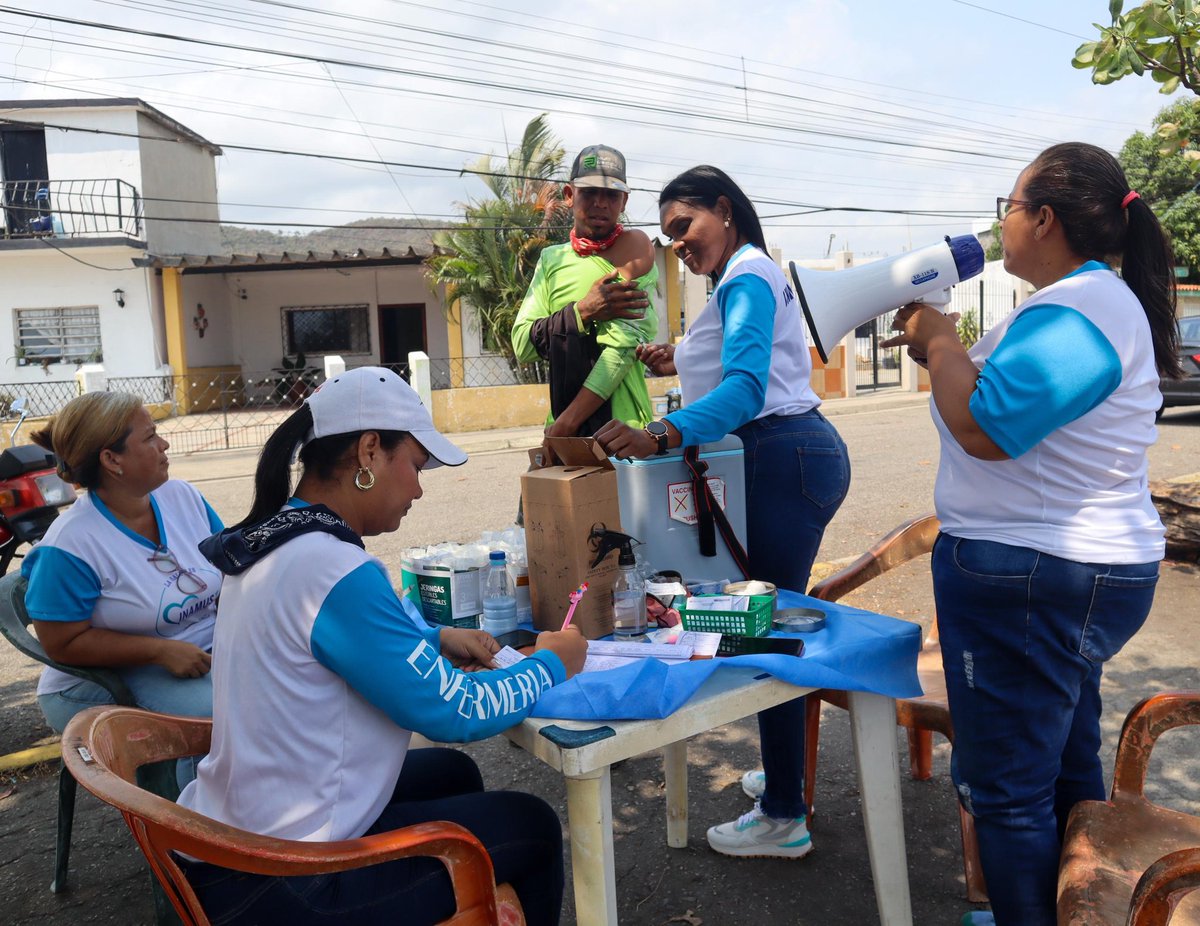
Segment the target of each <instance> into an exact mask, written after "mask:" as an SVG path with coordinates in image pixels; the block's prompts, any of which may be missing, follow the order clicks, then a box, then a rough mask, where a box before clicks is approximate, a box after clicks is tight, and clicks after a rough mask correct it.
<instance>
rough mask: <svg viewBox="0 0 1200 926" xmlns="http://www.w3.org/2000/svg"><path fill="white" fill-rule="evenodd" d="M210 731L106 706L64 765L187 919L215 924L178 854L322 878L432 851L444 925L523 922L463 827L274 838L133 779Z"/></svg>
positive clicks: (71, 742)
mask: <svg viewBox="0 0 1200 926" xmlns="http://www.w3.org/2000/svg"><path fill="white" fill-rule="evenodd" d="M211 735H212V721H211V720H201V719H197V718H192V717H174V716H169V715H166V714H154V713H151V712H149V711H143V710H138V709H135V708H128V707H115V706H106V707H94V708H89V709H88V710H86V711H82V712H80V713H79V714H77V715H75V717H73V718H72V719H71V722H70V723H69V724H68V725H67V729H66V732H65V733H64V734H63V741H62V748H63V761H64V762H65V763H66V765H67V768H69V769H70V770H71V773H72V774H73V775H74V776H75V777H76V779H78V781H79V783H80V784H82V785H83V786H84V787H85V788H87V790H89V791H91V792H92V793H93V794H94V795H96V796H97V797H98V798H100V800H102V801H104V802H106V803H108V804H112V805H113V806H114V807H116V808H117V809H118V810H120V811H121V815H122V816H123V817H124V818H125V822H126V824H128V826H129V829H130V831H131V832H132V833H133V838H134V839H135V840H136V841H137V844H138V845H139V846H140V847H141V849H142V852H143V853H144V854H145V856H146V859H147V861H149V863H150V868H151V870H152V871H153V873H154V875H155V877H157V878H158V880H159V882H160V883H161V885H162V886H163V889H164V890H165V891H166V894H167V897H168V898H169V899H170V900H171V903H172V904H173V905H174V907H175V911H176V912H177V913H178V914H179V917H180V919H181V920H182V921H183V923H184V924H186V926H208V922H209V921H208V917H207V916H206V915H205V913H204V910H203V909H202V908H201V906H200V902H199V900H198V899H197V898H196V894H195V892H194V891H193V890H192V888H191V885H190V884H189V883H188V880H187V877H186V876H185V875H184V873H183V870H182V869H181V868H180V866H179V862H178V860H177V858H176V855H175V853H183V854H186V855H188V856H191V857H192V858H196V859H200V860H202V861H205V862H209V863H211V864H215V865H221V866H223V867H226V868H233V869H236V870H238V871H245V872H251V873H253V874H261V875H316V874H324V873H326V872H333V871H346V870H349V869H352V868H360V867H364V866H366V865H377V864H380V863H382V862H387V861H391V860H392V859H397V858H403V857H406V856H433V857H436V858H438V859H440V860H441V861H442V864H444V865H445V866H446V870H447V871H448V872H449V874H450V880H451V881H452V883H453V885H454V896H455V898H456V900H457V904H458V909H457V912H456V913H455V914H454V916H452V917H451V918H450V919H448V920H445V921H444V922H443V924H442V926H449V924H453V926H521V924H523V923H524V922H525V918H524V915H523V914H522V912H521V906H520V903H519V902H518V901H517V897H516V894H515V892H513V890H512V888H511V887H509V886H508V885H501V886H500V887H497V886H496V883H495V880H494V877H493V874H492V860H491V858H490V857H489V856H488V854H487V851H486V850H485V849H484V847H483V844H482V843H480V842H479V840H478V839H476V838H475V837H474V836H473V835H472V834H471V833H470V832H469V831H467V830H466V829H464V828H463V827H461V826H458V825H457V824H454V823H448V822H435V823H422V824H418V825H416V826H408V827H405V828H403V829H399V830H393V831H391V832H388V833H379V834H376V835H373V836H363V837H361V838H359V839H346V840H342V841H340V842H300V841H296V840H289V839H272V838H270V837H267V836H259V835H257V834H255V833H250V832H247V831H245V830H240V829H238V828H236V827H233V826H227V825H225V824H223V823H218V822H217V821H215V820H212V819H210V818H208V817H205V816H202V815H201V814H198V813H195V812H194V811H191V810H188V809H187V808H184V807H181V806H179V805H178V804H175V803H173V802H171V801H169V800H166V799H165V798H162V797H159V796H157V795H155V794H151V793H150V792H148V791H145V790H143V789H141V788H139V787H138V786H137V785H136V784H135V783H134V782H135V776H136V772H137V769H138V768H139V767H140V766H142V765H145V764H147V763H150V762H160V761H162V760H164V759H173V758H178V757H180V756H190V755H199V754H202V753H206V752H208V748H209V741H210V738H211Z"/></svg>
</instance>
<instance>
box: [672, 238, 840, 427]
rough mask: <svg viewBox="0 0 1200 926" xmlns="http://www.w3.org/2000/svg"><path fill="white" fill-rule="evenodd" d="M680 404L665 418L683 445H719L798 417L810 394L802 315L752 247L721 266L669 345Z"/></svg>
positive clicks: (772, 267) (812, 404) (809, 405)
mask: <svg viewBox="0 0 1200 926" xmlns="http://www.w3.org/2000/svg"><path fill="white" fill-rule="evenodd" d="M675 368H676V369H677V370H678V371H679V383H680V386H681V388H682V391H683V402H684V407H683V408H682V409H681V410H679V411H677V412H672V413H671V414H670V415H668V416H667V420H668V421H670V422H671V424H673V425H674V426H675V428H676V429H677V430H678V431H679V433H680V434H681V435H682V436H683V443H684V445H685V446H688V445H693V444H700V443H704V442H707V441H715V440H720V439H721V438H722V437H724V436H725V435H726V434H728V433H730V432H731V431H733V430H735V429H736V428H739V427H741V426H742V425H743V424H746V423H747V422H749V421H753V420H755V419H756V418H762V417H765V416H767V415H800V414H803V413H804V412H808V411H811V410H812V409H814V408H816V407H817V406H819V405H820V404H821V400H820V399H819V398H818V397H817V394H816V393H815V392H813V389H812V384H811V380H812V357H811V355H810V353H809V349H808V338H807V336H806V335H805V332H804V315H803V313H802V312H801V311H800V305H799V302H798V301H797V299H796V295H795V293H793V292H792V287H791V286H790V285H789V283H788V282H787V278H786V277H784V275H783V271H782V270H780V269H779V267H778V266H777V265H776V264H775V262H774V261H773V260H771V258H769V257H768V256H767V255H766V254H764V253H763V252H762V251H760V250H759V249H758V248H756V247H754V246H753V245H750V244H747V245H743V246H742V247H741V248H740V249H739V250H738V251H737V253H735V254H734V255H733V257H732V258H731V259H730V261H729V263H728V264H727V265H726V267H725V270H724V272H723V273H722V274H721V279H720V280H719V281H718V282H717V286H716V289H714V290H713V294H712V297H711V298H710V299H709V300H708V303H707V304H706V305H705V306H704V309H703V310H702V311H701V312H700V314H699V315H698V316H697V317H696V320H695V321H694V322H693V323H692V325H691V327H690V328H688V330H687V332H686V333H685V334H684V336H683V340H682V341H680V342H679V344H678V345H676V347H675Z"/></svg>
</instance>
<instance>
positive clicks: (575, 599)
mask: <svg viewBox="0 0 1200 926" xmlns="http://www.w3.org/2000/svg"><path fill="white" fill-rule="evenodd" d="M587 590H588V584H587V583H586V582H584V583H583V584H582V585H581V586H579V588H577V589H575V591H573V592H571V594H570V595H568V596H567V597H568V598H570V599H571V607H569V608H567V619H566V620H565V621H563V625H562V627H561V628H559V629H560V630H566V629H567V628H568V627H569V626H571V618H572V617H574V616H575V606H576V605H577V604H579V599H580V598H582V597H583V593H584V592H586V591H587Z"/></svg>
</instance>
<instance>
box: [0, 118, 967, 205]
mask: <svg viewBox="0 0 1200 926" xmlns="http://www.w3.org/2000/svg"><path fill="white" fill-rule="evenodd" d="M0 123H3V124H7V125H14V126H26V127H42V128H52V129H58V130H61V131H65V132H82V133H85V134H89V135H116V136H119V137H123V138H136V139H139V140H143V141H156V142H164V143H170V144H182V143H184V142H183V140H182V139H178V138H164V137H162V136H157V135H141V134H139V133H137V132H123V131H120V130H117V129H98V128H86V127H82V126H71V125H63V124H56V123H50V122H39V123H30V122H24V121H22V120H18V119H9V118H5V117H0ZM220 147H222V148H228V149H231V150H240V151H253V152H265V153H269V154H278V155H288V156H292V157H304V158H315V159H318V160H328V161H348V162H354V163H367V164H384V165H390V166H396V167H408V168H413V169H417V170H432V171H443V172H453V173H457V174H459V175H460V176H461V175H463V174H472V175H476V176H485V177H501V178H505V179H510V180H537V181H546V182H555V181H552V180H548V179H547V178H545V177H536V176H530V175H523V174H510V173H507V172H505V171H491V170H478V169H475V168H470V167H461V168H454V167H442V166H439V165H434V164H417V163H413V162H408V161H390V160H371V159H368V158H358V157H352V156H350V155H334V154H320V153H316V152H305V151H289V150H285V149H280V148H263V147H257V146H253V145H236V144H224V143H222V144H221V145H220ZM633 189H635V190H637V191H638V192H643V193H656V192H658V191H656V190H652V189H649V188H644V187H634V188H633ZM759 202H762V203H764V204H766V205H776V206H792V207H800V208H812V209H821V210H826V211H829V210H832V211H843V210H842V207H830V206H821V205H819V204H814V203H797V202H788V201H780V200H775V199H759ZM214 205H216V204H215V203H214ZM846 208H847V209H849V208H852V207H846ZM853 208H860V207H853ZM867 211H890V212H896V211H897V210H867ZM952 213H953V214H960V215H973V216H977V215H979V214H980V213H979V212H978V211H974V210H962V211H952V210H942V211H939V212H937V213H929V212H922V211H920V210H909V211H901V212H900V214H905V215H909V214H911V215H927V214H937V215H948V214H952ZM264 224H272V225H286V224H288V223H281V222H272V223H264Z"/></svg>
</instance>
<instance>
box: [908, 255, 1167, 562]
mask: <svg viewBox="0 0 1200 926" xmlns="http://www.w3.org/2000/svg"><path fill="white" fill-rule="evenodd" d="M970 356H971V359H972V360H974V361H975V364H976V366H978V367H979V368H980V374H979V379H978V381H977V383H976V387H975V391H974V393H973V394H972V396H971V399H970V410H971V414H972V416H973V417H974V418H975V420H976V422H978V424H979V426H980V427H981V428H982V429H983V431H984V433H986V434H987V435H988V437H990V438H991V439H992V441H993V442H995V444H996V445H997V446H998V447H1000V449H1002V450H1003V451H1004V452H1005V453H1007V454H1008V455H1009V456H1010V457H1011V459H1008V460H1000V461H988V460H979V459H976V458H975V457H972V456H970V455H969V454H967V453H966V452H965V451H964V450H963V449H962V447H961V446H959V444H958V442H957V441H956V440H955V439H954V437H953V435H951V434H950V431H949V429H948V428H947V427H946V425H945V423H944V422H943V421H942V419H941V416H940V415H939V414H938V411H937V406H936V404H933V403H931V408H932V410H933V419H934V423H935V424H936V425H937V428H938V432H939V435H940V437H941V446H942V456H941V464H940V466H939V467H938V476H937V485H936V488H935V504H936V507H937V514H938V517H939V518H940V519H941V522H942V530H944V531H945V532H946V533H948V534H951V535H953V536H955V537H962V538H966V539H978V540H994V541H997V542H999V543H1007V544H1011V545H1014V546H1023V547H1029V548H1032V549H1035V550H1039V551H1041V552H1043V553H1049V554H1051V555H1053V556H1059V557H1062V558H1064V559H1070V560H1074V561H1076V562H1087V563H1147V562H1153V561H1156V560H1159V559H1161V558H1162V556H1163V553H1164V541H1163V535H1164V531H1163V526H1162V522H1161V520H1160V519H1159V516H1158V513H1157V511H1156V510H1155V508H1154V504H1153V502H1152V501H1151V500H1150V492H1149V489H1148V487H1147V460H1146V451H1147V449H1148V448H1149V447H1150V445H1151V444H1153V443H1154V441H1155V438H1156V437H1157V435H1158V432H1157V429H1156V428H1155V426H1154V415H1155V412H1156V411H1157V410H1158V408H1159V407H1160V406H1161V404H1162V395H1161V393H1160V392H1159V375H1158V371H1157V369H1156V367H1155V364H1154V345H1153V341H1152V338H1151V333H1150V325H1149V322H1148V321H1147V320H1146V314H1145V312H1144V311H1143V310H1142V306H1141V304H1140V303H1139V302H1138V300H1137V297H1136V296H1134V294H1133V292H1132V291H1131V290H1130V289H1129V287H1128V286H1127V285H1126V284H1125V282H1124V281H1123V280H1122V279H1121V278H1120V277H1119V276H1118V275H1117V274H1116V273H1114V272H1113V271H1112V270H1111V269H1110V268H1109V267H1108V266H1107V265H1105V264H1102V263H1100V262H1098V261H1089V262H1087V263H1085V264H1084V265H1083V266H1081V267H1080V268H1079V269H1078V270H1076V271H1075V272H1073V273H1071V274H1069V275H1068V276H1066V277H1064V278H1063V279H1061V280H1059V281H1058V282H1056V283H1053V284H1051V285H1050V286H1047V287H1046V288H1044V289H1042V290H1039V291H1038V292H1037V293H1035V294H1034V295H1033V296H1032V297H1030V298H1029V299H1027V300H1026V301H1025V302H1024V303H1022V304H1021V305H1019V306H1018V307H1017V308H1016V309H1014V310H1013V311H1012V313H1011V314H1010V315H1009V316H1008V317H1007V318H1006V319H1005V320H1004V321H1003V322H1001V323H1000V324H999V325H997V326H996V327H995V328H993V329H992V330H991V331H989V332H988V333H987V334H986V335H985V336H984V337H983V338H981V339H980V340H979V342H978V343H976V344H975V345H974V347H972V348H971V350H970Z"/></svg>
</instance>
